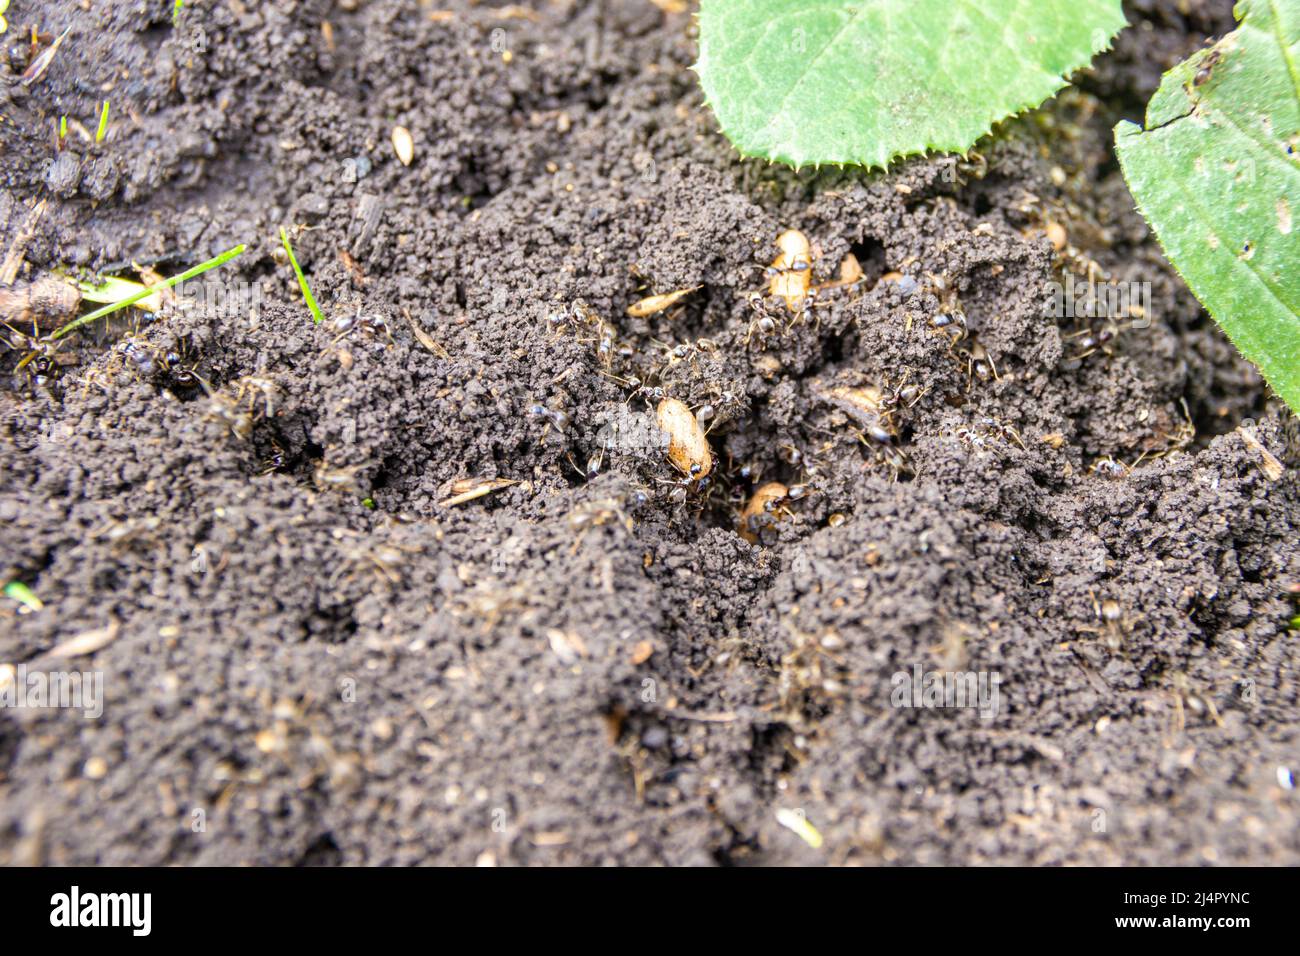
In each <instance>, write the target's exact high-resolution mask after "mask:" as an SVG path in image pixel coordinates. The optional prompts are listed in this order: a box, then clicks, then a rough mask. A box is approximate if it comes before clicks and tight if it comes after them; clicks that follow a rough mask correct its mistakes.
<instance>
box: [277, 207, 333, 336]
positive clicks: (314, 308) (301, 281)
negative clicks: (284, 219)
mask: <svg viewBox="0 0 1300 956" xmlns="http://www.w3.org/2000/svg"><path fill="white" fill-rule="evenodd" d="M280 241H281V242H283V243H284V251H285V252H287V253H288V254H289V265H291V266H293V274H294V275H296V276H297V277H298V288H300V289H302V297H303V298H304V299H306V300H307V308H309V309H311V315H312V321H313V322H316V323H320V322H324V321H325V316H323V315H321V311H320V306H318V305H317V304H316V297H315V296H314V295H312V294H311V287H310V286H308V285H307V277H306V276H305V275H303V274H302V269H301V268H300V267H299V265H298V257H297V256H295V255H294V254H293V246H291V245H289V234H288V233H287V232H285V231H284V226H281V227H280Z"/></svg>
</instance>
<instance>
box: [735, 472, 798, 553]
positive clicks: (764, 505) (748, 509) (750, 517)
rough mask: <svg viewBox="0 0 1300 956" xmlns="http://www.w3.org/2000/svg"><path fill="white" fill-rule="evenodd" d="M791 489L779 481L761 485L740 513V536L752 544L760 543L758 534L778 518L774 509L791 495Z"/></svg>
mask: <svg viewBox="0 0 1300 956" xmlns="http://www.w3.org/2000/svg"><path fill="white" fill-rule="evenodd" d="M789 494H790V489H788V488H787V487H786V486H785V485H783V484H781V483H780V482H779V481H769V482H768V483H767V484H765V485H762V486H760V487H759V489H758V490H757V491H755V492H754V494H753V496H752V497H750V499H749V504H747V505H745V510H744V511H742V512H741V514H740V536H741V537H742V538H744V539H745V540H746V541H748V542H749V543H750V544H757V543H758V534H759V532H760V531H762V530H763V529H764V528H767V527H771V525H772V523H773V522H774V521H776V520H778V516H776V515H774V514H773V513H772V512H773V509H775V508H776V507H777V505H779V504H780V503H781V502H782V501H784V500H785V499H786V498H787V497H789Z"/></svg>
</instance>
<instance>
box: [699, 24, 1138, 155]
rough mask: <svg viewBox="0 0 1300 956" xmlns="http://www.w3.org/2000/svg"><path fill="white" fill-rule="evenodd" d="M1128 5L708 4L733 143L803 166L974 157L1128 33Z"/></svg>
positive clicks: (705, 28) (703, 71)
mask: <svg viewBox="0 0 1300 956" xmlns="http://www.w3.org/2000/svg"><path fill="white" fill-rule="evenodd" d="M1120 5H1121V4H1120V0H701V3H700V60H699V63H697V64H696V66H695V69H696V72H698V73H699V75H700V84H701V85H702V86H703V87H704V93H705V96H706V97H707V98H708V101H709V104H710V105H711V106H712V107H713V110H714V112H715V113H716V114H717V117H718V122H719V123H720V124H721V126H722V130H723V132H724V133H726V135H727V137H728V138H729V139H730V140H731V141H732V142H733V143H734V144H735V145H736V147H737V148H738V149H739V150H740V151H741V152H742V153H744V154H746V155H748V156H762V157H766V158H767V159H772V160H777V161H779V162H783V163H789V164H790V165H792V166H795V167H799V166H806V165H814V164H816V165H820V164H823V163H853V164H857V165H862V166H882V167H883V166H886V165H888V164H889V162H890V160H892V159H895V158H897V157H900V156H908V155H912V154H914V153H923V152H925V151H926V150H927V149H936V150H944V151H958V152H965V151H966V150H967V149H969V148H970V147H971V146H972V145H973V144H974V143H975V141H976V140H978V139H979V138H980V137H981V136H983V135H984V134H985V133H987V132H988V131H989V129H990V128H991V127H992V125H993V123H995V122H997V121H998V120H1001V119H1004V118H1005V117H1007V116H1010V115H1012V114H1013V113H1017V112H1020V111H1022V110H1026V109H1031V108H1033V107H1035V106H1038V105H1039V104H1040V103H1042V102H1043V100H1045V99H1047V98H1048V97H1049V96H1051V95H1052V94H1053V93H1055V92H1057V91H1058V90H1059V89H1061V87H1063V86H1065V80H1064V79H1063V77H1064V76H1065V75H1066V74H1068V73H1070V72H1072V71H1074V70H1076V69H1078V68H1080V67H1082V66H1086V65H1087V64H1088V62H1089V60H1091V58H1092V56H1093V54H1095V53H1098V52H1100V51H1101V50H1104V49H1106V47H1107V46H1108V45H1109V43H1110V40H1111V38H1112V37H1113V36H1114V35H1115V34H1116V33H1117V32H1119V30H1121V29H1122V28H1123V27H1124V23H1125V21H1124V14H1123V12H1122V11H1121V9H1120Z"/></svg>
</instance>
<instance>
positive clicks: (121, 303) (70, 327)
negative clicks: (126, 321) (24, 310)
mask: <svg viewBox="0 0 1300 956" xmlns="http://www.w3.org/2000/svg"><path fill="white" fill-rule="evenodd" d="M245 248H247V247H246V246H244V245H242V244H241V245H238V246H235V248H233V249H227V250H226V251H225V252H223V253H222V254H221V255H219V256H217V257H216V258H215V259H209V260H208V261H207V262H204V263H201V264H199V265H197V266H195V267H194V268H193V269H187V270H185V271H184V272H182V273H181V274H180V275H174V276H172V277H171V278H170V279H165V280H163V281H162V282H160V283H158V284H157V285H153V286H147V287H144V288H142V289H141V290H140V291H139V292H136V293H135V294H134V295H129V296H127V297H126V298H125V299H119V300H118V301H117V302H112V303H110V304H108V305H106V306H104V307H103V308H100V309H96V310H95V311H94V312H91V313H90V314H88V315H83V316H82V317H81V318H79V319H73V320H72V321H71V322H69V323H68V324H67V325H65V326H63V327H62V328H61V329H57V330H56V331H54V332H53V333H51V335H50V338H52V339H61V338H63V337H64V336H65V335H67V334H68V333H69V332H72V331H75V330H76V329H79V328H81V327H82V326H84V325H89V324H90V323H91V322H94V321H95V320H96V319H102V318H104V316H106V315H112V314H113V313H114V312H117V311H119V310H121V309H125V308H126V307H127V306H130V305H134V304H135V303H137V302H139V301H140V300H141V299H143V298H145V297H146V296H149V295H152V294H153V293H155V292H159V291H161V290H163V289H170V288H171V287H172V286H174V285H176V284H177V283H180V282H188V281H189V280H190V279H193V278H194V277H195V276H201V275H203V273H205V272H208V271H209V270H211V269H216V268H218V267H219V266H224V265H225V264H226V263H227V262H229V261H230V260H231V259H233V258H235V257H236V256H238V255H240V254H241V253H243V251H244V249H245Z"/></svg>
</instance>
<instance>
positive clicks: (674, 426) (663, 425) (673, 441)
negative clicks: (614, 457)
mask: <svg viewBox="0 0 1300 956" xmlns="http://www.w3.org/2000/svg"><path fill="white" fill-rule="evenodd" d="M656 418H657V420H658V422H659V429H660V431H663V432H665V433H667V435H668V460H669V461H670V462H672V464H673V466H674V467H675V468H676V469H677V470H678V471H680V472H681V473H682V474H684V475H689V476H691V477H692V478H697V479H698V478H703V477H705V476H706V475H707V474H708V473H709V472H710V471H712V470H713V451H712V449H711V448H710V447H709V439H708V438H707V437H706V436H705V434H704V429H703V428H701V427H700V423H699V421H698V420H697V419H696V418H695V415H693V414H692V413H691V410H690V407H689V406H687V405H686V403H685V402H681V401H678V400H677V399H675V398H665V399H664V400H663V401H661V402H660V403H659V407H658V409H657V410H656Z"/></svg>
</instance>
